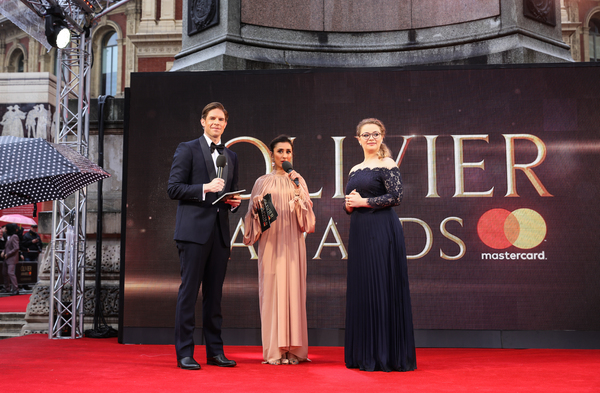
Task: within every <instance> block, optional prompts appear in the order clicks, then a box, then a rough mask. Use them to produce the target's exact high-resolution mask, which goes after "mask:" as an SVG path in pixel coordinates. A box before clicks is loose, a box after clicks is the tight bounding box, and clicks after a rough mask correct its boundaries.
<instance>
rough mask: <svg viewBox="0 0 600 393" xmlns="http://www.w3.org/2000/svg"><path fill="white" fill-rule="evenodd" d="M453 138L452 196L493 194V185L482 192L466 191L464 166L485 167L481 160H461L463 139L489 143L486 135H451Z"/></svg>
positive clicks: (487, 195) (484, 195)
mask: <svg viewBox="0 0 600 393" xmlns="http://www.w3.org/2000/svg"><path fill="white" fill-rule="evenodd" d="M452 138H453V139H454V160H455V161H454V188H455V189H454V197H491V196H493V195H494V187H492V188H491V189H489V190H488V191H484V192H466V191H465V178H464V168H481V169H485V164H484V162H483V160H481V161H480V162H463V160H464V155H463V141H465V140H483V141H486V142H488V143H489V138H488V136H487V135H452Z"/></svg>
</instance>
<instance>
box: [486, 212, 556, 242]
mask: <svg viewBox="0 0 600 393" xmlns="http://www.w3.org/2000/svg"><path fill="white" fill-rule="evenodd" d="M546 229H547V228H546V221H544V218H543V217H542V216H540V214H539V213H538V212H536V211H534V210H531V209H518V210H515V211H513V212H512V213H511V212H509V211H508V210H504V209H492V210H489V211H487V212H485V213H484V215H483V216H481V218H480V219H479V222H478V223H477V234H478V235H479V238H480V239H481V241H482V242H483V243H484V244H485V245H486V246H488V247H491V248H495V249H497V250H502V249H505V248H508V247H510V246H515V247H517V248H520V249H524V250H529V249H531V248H534V247H537V246H539V245H540V243H541V242H543V241H544V239H545V238H546Z"/></svg>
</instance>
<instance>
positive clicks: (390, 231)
mask: <svg viewBox="0 0 600 393" xmlns="http://www.w3.org/2000/svg"><path fill="white" fill-rule="evenodd" d="M356 135H357V136H356V138H357V139H358V142H359V143H360V145H361V146H362V148H363V152H364V157H365V159H364V161H363V162H362V163H360V164H358V165H356V166H355V167H354V168H352V170H351V171H350V175H349V177H348V185H347V186H346V200H345V204H344V208H345V210H346V212H348V213H349V214H351V219H350V240H349V242H348V244H349V248H348V285H347V293H346V338H345V361H346V367H348V368H359V369H360V370H363V371H379V370H381V371H410V370H414V369H415V368H417V360H416V355H415V339H414V331H413V323H412V310H411V304H410V291H409V287H408V273H407V267H406V249H405V246H404V233H403V231H402V225H401V224H400V221H399V220H398V216H397V215H396V213H395V212H394V210H393V209H392V208H393V207H394V206H397V205H399V204H400V201H401V200H402V180H401V177H400V170H399V169H398V167H397V165H396V162H395V161H394V160H393V159H391V158H390V155H391V154H390V152H389V150H388V148H387V147H386V146H385V144H383V138H384V136H385V127H384V125H383V123H382V122H381V121H380V120H377V119H364V120H362V121H361V122H360V123H359V124H358V126H357V133H356Z"/></svg>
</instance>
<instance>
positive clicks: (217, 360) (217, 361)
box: [206, 354, 237, 367]
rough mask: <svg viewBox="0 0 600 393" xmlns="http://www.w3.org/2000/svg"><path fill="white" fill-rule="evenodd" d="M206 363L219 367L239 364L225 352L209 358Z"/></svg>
mask: <svg viewBox="0 0 600 393" xmlns="http://www.w3.org/2000/svg"><path fill="white" fill-rule="evenodd" d="M206 363H208V364H210V365H211V366H219V367H233V366H235V365H236V364H237V363H236V362H235V360H229V359H227V358H226V357H225V355H223V354H220V355H217V356H215V357H214V358H207V359H206Z"/></svg>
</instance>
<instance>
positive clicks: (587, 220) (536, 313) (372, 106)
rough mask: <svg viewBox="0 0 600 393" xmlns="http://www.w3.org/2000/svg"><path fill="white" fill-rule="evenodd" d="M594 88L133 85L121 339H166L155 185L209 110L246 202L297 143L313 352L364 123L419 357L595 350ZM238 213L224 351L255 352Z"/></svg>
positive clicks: (447, 83)
mask: <svg viewBox="0 0 600 393" xmlns="http://www.w3.org/2000/svg"><path fill="white" fill-rule="evenodd" d="M598 91H600V68H598V67H596V66H593V65H589V64H577V65H546V66H543V67H540V66H537V67H528V66H513V67H485V68H437V69H433V68H429V69H372V70H296V71H269V72H265V71H256V72H250V71H234V72H198V73H157V74H155V73H140V74H133V75H132V78H131V88H130V91H129V106H128V115H129V126H128V131H127V133H128V141H127V142H128V151H127V152H126V154H127V160H126V162H127V163H128V164H127V167H126V168H125V174H126V179H127V181H126V185H125V194H126V200H125V203H124V214H123V217H124V218H123V219H124V220H125V222H124V228H125V229H126V231H125V233H124V236H123V239H124V242H123V249H124V259H123V266H122V275H123V289H124V290H123V292H122V294H123V300H122V307H121V313H122V317H121V319H120V323H121V326H120V334H121V337H120V339H121V342H125V343H136V342H140V343H170V342H172V337H173V334H172V328H173V325H174V314H175V302H176V296H177V290H178V285H179V263H178V257H177V251H176V247H175V244H174V241H173V240H172V235H173V229H174V224H175V211H176V208H177V202H176V201H171V200H170V199H169V198H168V197H167V192H166V187H167V180H168V176H169V171H170V166H171V161H172V157H173V153H174V152H175V149H176V147H177V145H178V144H179V143H180V142H182V141H187V140H191V139H194V138H198V137H199V136H200V135H201V133H202V129H201V126H200V117H201V110H202V108H203V107H204V105H205V104H207V103H209V102H211V101H220V102H222V103H223V104H224V105H225V107H226V108H227V110H228V111H229V113H230V119H229V123H228V126H227V129H226V131H225V134H224V137H223V140H224V142H225V143H226V144H227V145H228V146H229V147H230V148H231V149H232V150H233V151H235V152H236V153H237V154H238V156H239V160H240V163H241V168H240V169H241V172H240V186H241V187H243V188H245V189H247V190H250V189H251V188H252V185H253V183H254V180H255V179H256V178H258V177H259V176H260V175H262V174H264V173H265V171H266V170H269V169H270V164H269V162H268V158H267V156H266V155H265V154H266V151H265V146H264V145H268V143H269V141H270V140H271V139H272V138H274V137H275V136H277V135H279V134H281V133H286V134H289V135H291V136H293V137H295V138H296V139H295V145H294V168H295V169H296V170H297V171H298V172H299V173H301V174H302V175H303V176H304V177H305V178H306V180H307V183H308V185H309V188H310V190H311V192H312V193H313V195H314V199H313V201H314V210H315V213H316V216H317V227H316V232H315V233H313V234H310V235H308V237H307V253H308V256H309V261H308V325H309V329H310V339H311V344H312V345H317V344H319V345H342V344H343V342H342V340H341V338H342V337H343V330H342V329H343V328H344V318H345V310H344V307H345V268H346V264H345V262H346V261H345V256H346V249H347V238H348V226H349V217H348V216H347V215H346V214H345V213H344V212H343V210H342V202H343V193H344V187H345V183H346V180H347V175H348V172H349V170H350V168H351V167H352V166H353V165H355V164H357V163H359V162H360V161H362V152H361V150H360V146H359V145H358V143H357V141H356V140H355V139H354V134H355V127H356V124H357V123H358V122H359V121H360V120H361V119H363V118H366V117H377V118H379V119H381V120H382V121H383V122H384V123H385V125H386V127H387V138H386V141H385V142H386V143H387V144H388V146H389V147H390V148H391V150H392V152H393V156H394V158H396V159H397V160H398V163H399V167H400V170H401V172H402V175H403V181H404V200H403V202H402V205H401V206H400V207H398V208H397V209H396V211H397V213H398V216H399V218H400V220H401V221H402V222H403V225H404V229H405V234H406V243H407V247H408V253H409V266H408V267H409V278H410V286H411V292H412V302H413V313H414V323H415V328H416V329H417V345H418V346H487V347H496V346H505V347H506V346H512V347H535V346H559V347H560V346H567V347H578V346H583V347H590V346H595V345H600V343H598V336H599V335H598V334H597V333H598V332H599V331H600V313H598V306H599V305H600V286H598V285H597V282H598V278H600V266H599V260H598V256H597V245H598V244H599V242H598V240H599V235H598V233H600V232H599V229H600V223H599V221H600V220H599V218H600V217H599V216H600V209H599V208H598V207H597V201H598V200H599V197H600V185H599V180H600V175H599V171H598V169H597V168H598V164H599V162H600V161H599V154H600V111H598V109H597V107H598V100H597V93H598ZM247 206H248V202H247V201H244V202H243V204H242V207H241V209H240V211H239V212H238V213H237V214H233V215H231V216H230V222H231V231H232V234H234V239H233V244H232V254H231V260H230V262H229V270H228V273H227V278H226V280H225V286H224V300H223V313H224V329H225V333H224V335H225V343H226V344H244V343H247V344H260V335H259V329H260V320H259V311H258V286H257V267H256V260H255V255H256V254H255V250H254V249H252V248H248V247H246V246H244V245H243V244H242V233H243V223H242V218H243V216H244V214H245V211H246V209H247ZM200 307H201V305H200V303H199V304H198V308H199V310H200ZM197 315H198V317H200V315H201V313H200V312H198V313H197ZM197 324H198V326H201V320H200V319H198V321H197ZM567 331H570V332H569V333H567ZM198 337H199V336H198ZM590 338H593V339H591V341H590ZM197 342H198V343H200V342H201V340H200V339H199V340H198V341H197Z"/></svg>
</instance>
